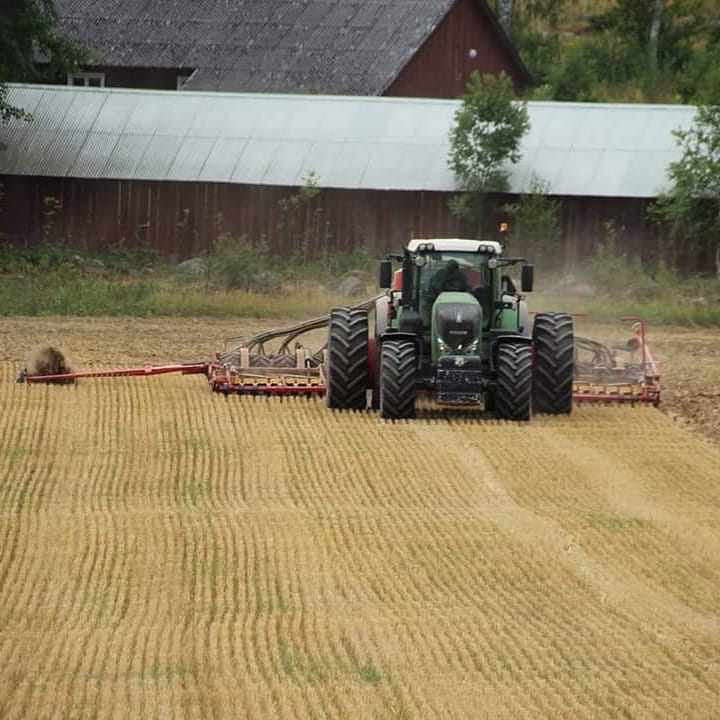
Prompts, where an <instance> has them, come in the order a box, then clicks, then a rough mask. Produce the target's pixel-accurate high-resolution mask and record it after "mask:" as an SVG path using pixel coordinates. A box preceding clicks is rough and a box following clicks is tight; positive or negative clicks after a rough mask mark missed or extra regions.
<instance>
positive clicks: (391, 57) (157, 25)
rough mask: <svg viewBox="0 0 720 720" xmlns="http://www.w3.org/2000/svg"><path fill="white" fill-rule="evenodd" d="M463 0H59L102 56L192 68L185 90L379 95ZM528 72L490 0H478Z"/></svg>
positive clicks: (111, 61) (71, 29) (72, 32)
mask: <svg viewBox="0 0 720 720" xmlns="http://www.w3.org/2000/svg"><path fill="white" fill-rule="evenodd" d="M455 2H456V0H362V1H360V0H353V1H352V2H349V1H348V0H103V1H102V2H98V0H56V7H57V10H58V14H59V17H60V29H61V32H62V33H63V34H64V35H66V36H68V37H69V38H71V39H73V40H75V41H77V42H79V43H80V44H83V45H87V46H88V47H89V48H91V49H92V52H93V55H94V58H95V63H94V64H96V65H110V66H123V67H151V68H172V69H178V68H187V69H189V68H195V69H196V70H195V72H194V74H193V75H192V76H191V77H190V79H189V80H188V81H187V83H186V85H185V87H184V89H187V90H220V91H243V92H308V93H313V92H314V93H318V92H322V93H331V94H335V93H337V94H346V95H380V94H382V93H383V92H384V91H385V90H386V89H387V88H388V87H389V85H390V84H391V83H392V81H393V80H394V79H395V78H396V77H397V75H398V74H399V73H400V71H401V70H402V69H403V67H404V66H405V65H406V64H407V63H408V62H409V61H410V59H411V58H412V57H413V56H414V55H415V54H416V53H417V51H418V50H419V48H420V46H421V45H422V44H423V42H424V41H425V40H426V39H427V38H428V37H429V36H430V34H431V33H432V32H433V30H434V29H435V28H436V27H437V26H438V24H439V23H440V22H441V21H442V20H443V18H444V17H445V16H446V14H447V13H448V12H449V11H450V9H451V8H452V7H453V5H454V4H455ZM474 2H475V3H476V4H477V6H478V8H479V10H480V11H481V12H483V13H484V14H485V16H486V18H487V20H488V22H489V23H490V24H491V26H492V27H493V28H494V31H495V33H496V34H497V36H498V37H499V38H500V41H501V42H502V43H503V44H504V45H505V48H506V50H507V51H508V52H509V53H510V57H511V58H512V60H513V61H514V62H515V64H516V65H517V66H518V72H519V73H520V75H521V76H523V77H527V71H526V70H525V68H524V66H523V65H522V62H521V61H520V59H519V57H518V56H517V53H516V52H515V50H514V48H513V47H512V44H511V43H510V41H509V39H508V38H507V35H506V34H505V32H504V31H503V30H502V28H501V27H500V24H499V23H498V21H497V18H496V17H495V14H494V13H493V12H492V10H490V8H489V7H488V5H487V2H486V0H474Z"/></svg>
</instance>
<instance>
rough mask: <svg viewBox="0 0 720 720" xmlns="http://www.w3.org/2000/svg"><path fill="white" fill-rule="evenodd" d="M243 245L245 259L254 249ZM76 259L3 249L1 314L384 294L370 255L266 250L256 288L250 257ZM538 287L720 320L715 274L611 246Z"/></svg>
mask: <svg viewBox="0 0 720 720" xmlns="http://www.w3.org/2000/svg"><path fill="white" fill-rule="evenodd" d="M238 252H239V251H238ZM242 252H243V254H242V256H241V257H242V258H246V257H247V256H248V252H247V248H244V249H243V251H242ZM69 257H71V258H74V259H73V260H68V258H69ZM77 258H78V256H77V255H73V256H70V255H69V253H68V251H62V250H60V251H58V250H57V249H55V250H53V251H52V252H50V251H48V250H47V249H45V250H43V249H40V250H39V251H37V254H36V255H35V256H28V255H27V254H21V253H14V254H13V253H12V252H8V251H7V250H5V251H4V254H2V256H0V280H1V282H0V316H29V317H33V316H79V317H89V316H95V317H99V316H130V317H208V318H210V317H211V318H219V319H223V318H235V317H256V318H261V319H277V318H294V319H298V320H300V319H305V318H309V317H314V316H316V315H321V314H324V313H326V312H328V310H329V309H330V308H331V307H333V306H335V305H344V304H348V303H352V302H355V301H359V300H363V299H365V298H367V297H370V296H371V295H372V294H374V293H376V292H379V291H377V289H376V287H375V281H374V275H375V273H374V265H375V261H374V259H373V258H372V257H370V256H369V255H367V254H365V253H353V254H348V255H331V256H327V257H325V258H321V259H319V260H315V261H312V262H309V261H307V262H306V261H304V260H302V259H300V258H291V259H289V260H287V261H285V262H280V261H279V260H277V259H273V258H270V257H269V256H267V255H266V254H265V253H264V252H263V251H261V252H260V253H259V260H258V259H257V258H256V260H257V262H255V263H254V264H253V263H250V264H249V265H252V267H253V268H254V269H253V273H254V275H255V276H257V278H259V280H258V283H259V284H258V285H257V286H254V285H253V284H252V282H249V281H248V280H247V278H246V277H245V276H244V275H243V271H241V269H239V267H240V266H242V267H244V265H243V264H242V263H240V266H239V265H238V262H237V259H238V258H237V255H235V256H233V257H232V258H231V260H232V262H230V261H228V265H227V266H224V265H223V264H222V262H221V260H219V259H217V258H215V260H214V261H213V262H214V264H213V263H210V264H208V265H207V266H203V267H204V268H205V269H203V270H202V271H201V272H200V274H198V273H197V272H194V273H190V274H188V273H187V272H186V271H183V270H180V269H178V267H177V266H173V265H171V264H169V263H168V261H167V260H161V259H159V258H155V262H154V263H151V259H150V258H148V257H147V256H145V255H142V256H139V257H137V258H131V260H128V259H127V258H126V257H121V258H120V259H118V258H117V257H116V256H113V255H110V256H107V257H105V258H104V259H99V258H82V259H80V260H77ZM227 268H230V270H228V272H227V273H226V272H225V270H226V269H227ZM353 268H355V269H356V270H358V271H360V272H361V273H362V274H363V275H362V277H363V279H364V281H365V284H366V289H367V291H366V293H365V295H364V296H363V297H357V298H348V297H346V296H342V295H341V294H339V293H338V292H336V291H334V290H333V288H336V287H337V284H338V281H339V279H340V278H341V277H342V276H343V275H345V274H346V273H347V272H349V271H351V270H352V269H353ZM205 270H207V272H205ZM230 271H231V272H230ZM243 278H244V279H243ZM536 285H537V291H536V292H535V293H533V295H532V296H531V297H530V298H529V303H530V308H531V310H534V311H550V310H555V311H568V312H579V313H587V314H588V315H590V316H591V317H592V318H593V319H595V320H597V321H599V322H614V321H616V320H617V319H618V318H619V317H621V316H624V315H639V316H642V317H644V318H646V319H647V320H648V322H650V323H652V324H653V325H674V326H689V327H720V283H718V282H717V281H716V280H714V279H710V278H703V277H699V276H682V275H680V274H679V273H677V272H675V271H671V270H668V269H666V268H659V269H657V270H656V271H654V272H652V273H650V272H648V271H647V270H646V269H645V268H642V267H640V266H639V265H638V264H637V263H634V262H633V261H630V260H628V259H626V258H624V257H623V256H621V255H618V254H617V253H614V252H612V251H611V250H609V249H608V248H605V247H601V248H600V250H599V252H598V255H597V256H596V257H594V258H591V259H589V260H587V261H586V262H585V263H584V264H583V265H582V267H580V268H577V269H576V270H574V271H573V273H572V277H569V274H568V273H563V274H562V275H559V274H557V273H551V274H542V273H538V282H537V284H536Z"/></svg>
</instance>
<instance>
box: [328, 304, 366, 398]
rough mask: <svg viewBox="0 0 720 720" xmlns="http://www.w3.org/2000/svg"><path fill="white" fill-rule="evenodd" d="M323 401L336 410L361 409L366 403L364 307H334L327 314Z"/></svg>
mask: <svg viewBox="0 0 720 720" xmlns="http://www.w3.org/2000/svg"><path fill="white" fill-rule="evenodd" d="M325 374H326V375H325V383H326V388H327V389H326V394H325V403H326V405H327V406H328V407H330V408H335V409H338V410H364V409H365V406H366V405H367V397H366V392H367V375H368V314H367V310H359V309H351V308H335V309H334V310H333V311H332V312H331V313H330V328H329V331H328V344H327V363H326V365H325Z"/></svg>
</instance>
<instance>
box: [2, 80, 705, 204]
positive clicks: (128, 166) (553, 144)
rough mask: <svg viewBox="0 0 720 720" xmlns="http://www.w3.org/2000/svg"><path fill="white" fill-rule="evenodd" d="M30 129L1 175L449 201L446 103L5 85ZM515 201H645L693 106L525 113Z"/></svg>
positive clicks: (20, 129) (11, 136)
mask: <svg viewBox="0 0 720 720" xmlns="http://www.w3.org/2000/svg"><path fill="white" fill-rule="evenodd" d="M9 87H10V94H9V101H10V103H12V104H13V105H19V106H21V107H24V108H25V109H27V110H28V111H29V112H31V113H32V114H33V116H34V120H33V121H32V122H29V123H28V122H22V121H17V120H16V121H12V122H11V123H10V124H9V125H8V126H5V127H2V126H0V142H4V143H5V144H7V146H8V149H7V150H6V151H5V152H2V153H0V173H5V174H15V175H44V176H60V177H79V178H114V179H144V180H180V181H199V182H227V183H241V184H264V185H284V186H300V185H302V184H303V182H304V181H305V179H306V178H307V177H308V176H309V174H310V173H314V174H315V176H316V177H317V180H318V183H319V184H320V185H321V186H323V187H333V188H351V189H372V190H430V191H453V190H456V189H457V188H456V184H455V181H454V178H453V175H452V173H451V172H450V170H449V169H448V166H447V157H448V146H449V140H448V134H449V131H450V128H451V126H452V123H453V116H454V113H455V111H456V109H457V108H458V106H459V103H458V102H457V101H452V100H425V99H421V100H420V99H406V98H368V97H340V96H307V95H259V94H225V93H191V92H188V93H177V92H162V91H144V90H108V89H95V88H74V87H67V86H38V85H11V86H9ZM528 110H529V114H530V122H531V130H530V132H529V133H528V134H527V135H526V136H525V138H524V139H523V143H522V147H521V152H522V158H521V160H520V162H519V163H518V164H517V165H515V166H514V167H513V168H512V174H511V177H510V185H511V191H512V192H518V193H522V192H527V191H528V190H529V188H530V187H531V184H532V179H533V176H537V177H538V178H540V179H541V180H543V181H545V182H546V183H548V185H549V192H550V194H553V195H584V196H609V197H655V196H656V195H657V194H658V193H659V192H660V191H662V190H664V189H666V188H667V183H668V181H667V177H666V169H667V167H668V165H669V163H670V162H672V161H673V160H676V159H678V158H679V150H678V148H677V145H676V141H675V138H674V136H673V134H672V131H673V130H674V129H675V128H678V127H682V128H688V127H689V126H690V125H691V124H692V121H693V118H694V115H695V108H693V107H688V106H679V105H673V106H667V105H601V104H582V103H553V102H531V103H528Z"/></svg>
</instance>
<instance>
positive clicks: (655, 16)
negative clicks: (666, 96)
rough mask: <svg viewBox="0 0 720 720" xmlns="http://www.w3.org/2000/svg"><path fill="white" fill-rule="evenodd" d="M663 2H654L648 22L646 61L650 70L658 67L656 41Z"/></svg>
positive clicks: (660, 25)
mask: <svg viewBox="0 0 720 720" xmlns="http://www.w3.org/2000/svg"><path fill="white" fill-rule="evenodd" d="M662 10H663V0H654V2H653V13H652V19H651V20H650V38H649V40H648V61H649V63H650V69H651V70H656V69H657V66H658V40H659V38H660V28H661V27H662Z"/></svg>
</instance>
